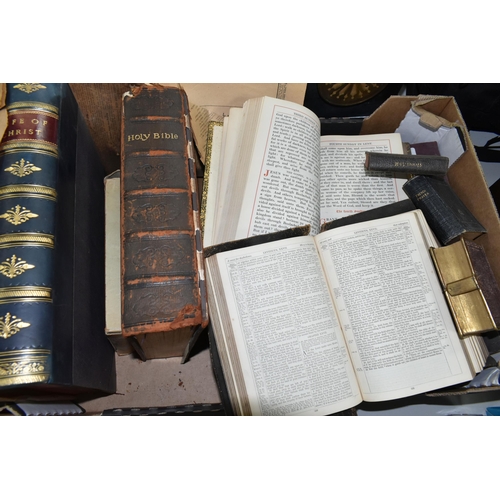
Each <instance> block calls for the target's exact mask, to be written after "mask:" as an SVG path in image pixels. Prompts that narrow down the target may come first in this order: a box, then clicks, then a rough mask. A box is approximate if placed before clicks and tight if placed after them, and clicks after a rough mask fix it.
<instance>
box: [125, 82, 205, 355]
mask: <svg viewBox="0 0 500 500" xmlns="http://www.w3.org/2000/svg"><path fill="white" fill-rule="evenodd" d="M121 148H122V149H121V153H122V154H121V162H122V164H121V209H120V217H121V219H120V224H121V230H120V235H121V249H122V253H121V277H122V334H123V335H124V336H125V337H131V339H132V344H133V345H134V347H135V349H136V351H137V352H138V354H139V355H140V356H141V358H142V359H152V358H165V357H175V356H182V357H183V359H182V360H185V358H186V356H187V354H188V351H189V349H190V346H191V345H192V344H193V342H194V340H195V339H196V337H197V336H198V334H199V332H200V331H201V330H202V329H203V328H204V327H205V326H206V325H207V324H208V312H207V306H206V293H205V282H204V278H203V259H202V244H201V231H200V222H199V211H198V203H199V202H198V195H197V187H196V180H197V179H196V169H195V164H194V146H193V140H192V134H191V130H190V123H189V106H188V101H187V97H186V94H185V92H184V91H183V90H182V89H179V88H177V87H163V86H158V85H143V86H140V87H137V88H136V89H134V90H132V91H131V92H127V93H125V94H124V95H123V113H122V146H121Z"/></svg>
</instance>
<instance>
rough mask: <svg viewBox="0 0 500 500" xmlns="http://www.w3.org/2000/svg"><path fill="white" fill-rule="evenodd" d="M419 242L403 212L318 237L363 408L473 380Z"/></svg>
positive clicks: (414, 227)
mask: <svg viewBox="0 0 500 500" xmlns="http://www.w3.org/2000/svg"><path fill="white" fill-rule="evenodd" d="M420 235H421V229H420V227H419V225H418V223H417V218H416V216H415V212H408V213H406V214H400V215H398V216H394V217H388V218H385V219H379V220H372V221H368V222H363V223H359V224H353V225H349V226H345V227H341V228H337V229H333V230H330V231H326V232H325V233H322V234H320V235H319V236H318V237H317V243H318V248H319V249H320V252H321V254H322V257H323V260H324V262H325V267H326V268H327V269H328V272H327V276H328V280H329V283H330V289H331V290H332V293H333V295H334V297H335V302H336V306H337V311H338V314H339V318H340V321H341V323H342V327H343V330H344V335H345V337H346V340H347V345H348V347H349V351H350V354H351V358H352V359H353V363H354V365H355V366H356V370H357V371H356V374H357V377H358V381H359V383H360V386H361V390H362V393H363V398H364V400H365V401H378V400H390V399H396V398H401V397H406V396H409V395H414V394H419V393H422V392H426V391H430V390H434V389H438V388H440V387H445V386H449V385H454V384H458V383H462V382H466V381H468V380H471V378H472V376H473V374H472V373H471V371H470V368H469V365H468V360H467V358H466V356H465V354H464V352H463V349H462V347H461V344H460V339H459V337H458V334H457V332H456V329H455V325H454V323H453V319H452V317H451V315H450V312H449V309H448V306H447V304H446V300H445V298H444V295H443V293H442V290H441V286H440V283H439V279H438V277H437V275H436V271H435V269H434V265H433V263H432V260H431V257H430V254H429V250H428V246H427V245H426V244H425V243H423V241H422V239H421V237H420Z"/></svg>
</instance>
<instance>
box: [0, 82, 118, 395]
mask: <svg viewBox="0 0 500 500" xmlns="http://www.w3.org/2000/svg"><path fill="white" fill-rule="evenodd" d="M7 108H8V112H9V126H8V128H7V130H6V133H5V136H4V138H3V140H2V143H1V144H0V262H1V264H0V271H1V274H0V326H1V331H0V390H1V393H0V398H1V399H3V400H11V401H14V400H20V399H25V398H30V399H32V400H38V399H46V398H51V399H59V398H78V397H88V396H89V395H91V394H92V395H94V396H95V395H104V394H110V393H113V392H114V391H115V364H114V362H115V359H114V351H113V349H112V347H111V346H110V344H109V342H107V340H106V339H105V337H104V334H103V333H104V330H103V328H104V300H103V299H104V274H103V273H104V219H103V213H104V192H103V189H102V180H103V177H104V169H103V167H102V164H101V163H100V161H99V158H98V156H97V153H96V150H95V148H94V144H93V142H92V139H91V137H90V134H89V131H88V130H87V127H86V124H85V121H84V119H83V116H82V114H81V113H80V111H79V109H78V106H77V103H76V101H75V99H74V97H73V95H72V93H71V90H70V88H69V86H68V85H67V84H48V83H47V84H9V85H8V95H7ZM103 341H104V342H103Z"/></svg>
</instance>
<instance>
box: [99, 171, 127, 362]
mask: <svg viewBox="0 0 500 500" xmlns="http://www.w3.org/2000/svg"><path fill="white" fill-rule="evenodd" d="M104 203H105V213H104V220H105V230H106V236H105V249H106V250H105V283H106V301H105V309H106V327H105V335H106V337H107V339H108V340H109V341H110V342H111V345H112V346H113V347H114V349H115V351H116V354H118V355H119V356H126V355H128V354H131V353H132V352H133V351H134V350H133V347H132V344H131V343H130V338H128V337H124V336H123V335H122V323H121V281H120V171H119V170H116V171H115V172H113V173H112V174H109V175H107V176H106V177H105V178H104Z"/></svg>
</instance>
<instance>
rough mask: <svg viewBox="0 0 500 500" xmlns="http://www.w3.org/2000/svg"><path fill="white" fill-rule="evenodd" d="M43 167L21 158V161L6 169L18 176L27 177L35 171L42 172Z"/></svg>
mask: <svg viewBox="0 0 500 500" xmlns="http://www.w3.org/2000/svg"><path fill="white" fill-rule="evenodd" d="M41 170H42V169H41V168H40V167H37V166H36V165H35V164H34V163H30V162H29V161H26V160H25V159H24V158H21V159H20V160H19V161H16V162H14V163H13V164H12V165H11V166H10V167H7V168H6V169H5V171H6V172H10V173H11V174H12V175H16V176H17V177H26V176H27V175H31V174H32V173H34V172H40V171H41Z"/></svg>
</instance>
